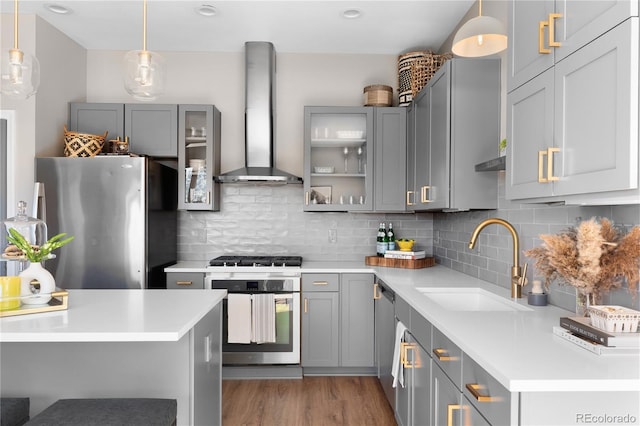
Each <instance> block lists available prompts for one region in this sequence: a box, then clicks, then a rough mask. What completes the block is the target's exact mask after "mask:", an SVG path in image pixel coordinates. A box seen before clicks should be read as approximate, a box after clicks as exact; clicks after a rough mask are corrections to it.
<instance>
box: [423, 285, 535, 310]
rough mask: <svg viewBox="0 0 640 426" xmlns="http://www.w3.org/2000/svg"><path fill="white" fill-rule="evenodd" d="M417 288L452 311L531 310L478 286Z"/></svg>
mask: <svg viewBox="0 0 640 426" xmlns="http://www.w3.org/2000/svg"><path fill="white" fill-rule="evenodd" d="M416 290H418V291H419V292H420V293H422V294H424V296H425V297H427V298H428V299H429V300H431V301H432V302H434V303H437V304H438V305H440V306H442V307H443V308H444V309H447V310H450V311H489V312H495V311H531V309H530V308H528V307H526V306H522V305H519V304H517V303H515V302H514V301H512V300H510V299H507V298H504V297H501V296H498V295H496V294H493V293H491V292H488V291H486V290H483V289H481V288H477V287H471V288H447V287H421V288H417V289H416Z"/></svg>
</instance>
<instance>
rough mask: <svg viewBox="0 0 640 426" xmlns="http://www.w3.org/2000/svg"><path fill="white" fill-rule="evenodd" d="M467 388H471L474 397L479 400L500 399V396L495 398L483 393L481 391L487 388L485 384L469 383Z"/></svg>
mask: <svg viewBox="0 0 640 426" xmlns="http://www.w3.org/2000/svg"><path fill="white" fill-rule="evenodd" d="M465 386H466V388H467V389H468V390H469V392H471V395H473V397H474V398H475V399H476V400H477V401H478V402H497V401H500V398H494V397H492V396H490V395H483V394H481V393H480V392H481V391H483V390H486V388H485V387H484V386H483V385H479V384H477V383H467V384H466V385H465Z"/></svg>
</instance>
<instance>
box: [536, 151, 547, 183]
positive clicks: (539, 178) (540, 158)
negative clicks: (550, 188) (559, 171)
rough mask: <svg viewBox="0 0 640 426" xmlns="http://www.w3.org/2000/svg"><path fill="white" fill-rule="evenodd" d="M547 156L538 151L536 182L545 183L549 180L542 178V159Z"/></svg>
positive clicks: (544, 152) (543, 152) (545, 152)
mask: <svg viewBox="0 0 640 426" xmlns="http://www.w3.org/2000/svg"><path fill="white" fill-rule="evenodd" d="M545 155H547V151H538V182H539V183H547V182H549V180H547V178H545V177H544V165H543V164H544V157H545Z"/></svg>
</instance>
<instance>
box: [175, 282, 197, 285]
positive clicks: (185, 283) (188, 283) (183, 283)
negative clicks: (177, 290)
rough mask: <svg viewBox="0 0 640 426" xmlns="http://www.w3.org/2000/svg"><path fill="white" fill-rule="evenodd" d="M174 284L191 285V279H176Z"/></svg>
mask: <svg viewBox="0 0 640 426" xmlns="http://www.w3.org/2000/svg"><path fill="white" fill-rule="evenodd" d="M176 285H193V281H176Z"/></svg>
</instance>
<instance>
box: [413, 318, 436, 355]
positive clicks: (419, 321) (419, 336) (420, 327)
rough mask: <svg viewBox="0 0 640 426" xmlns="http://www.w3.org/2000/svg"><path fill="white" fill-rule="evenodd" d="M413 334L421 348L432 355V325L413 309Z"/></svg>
mask: <svg viewBox="0 0 640 426" xmlns="http://www.w3.org/2000/svg"><path fill="white" fill-rule="evenodd" d="M410 318H411V334H413V337H415V338H416V340H417V341H418V343H420V346H422V347H423V348H424V350H425V351H427V353H428V354H431V323H430V322H429V321H427V320H426V319H424V317H423V316H422V315H420V314H419V313H418V312H416V311H415V310H413V309H411V315H410Z"/></svg>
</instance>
